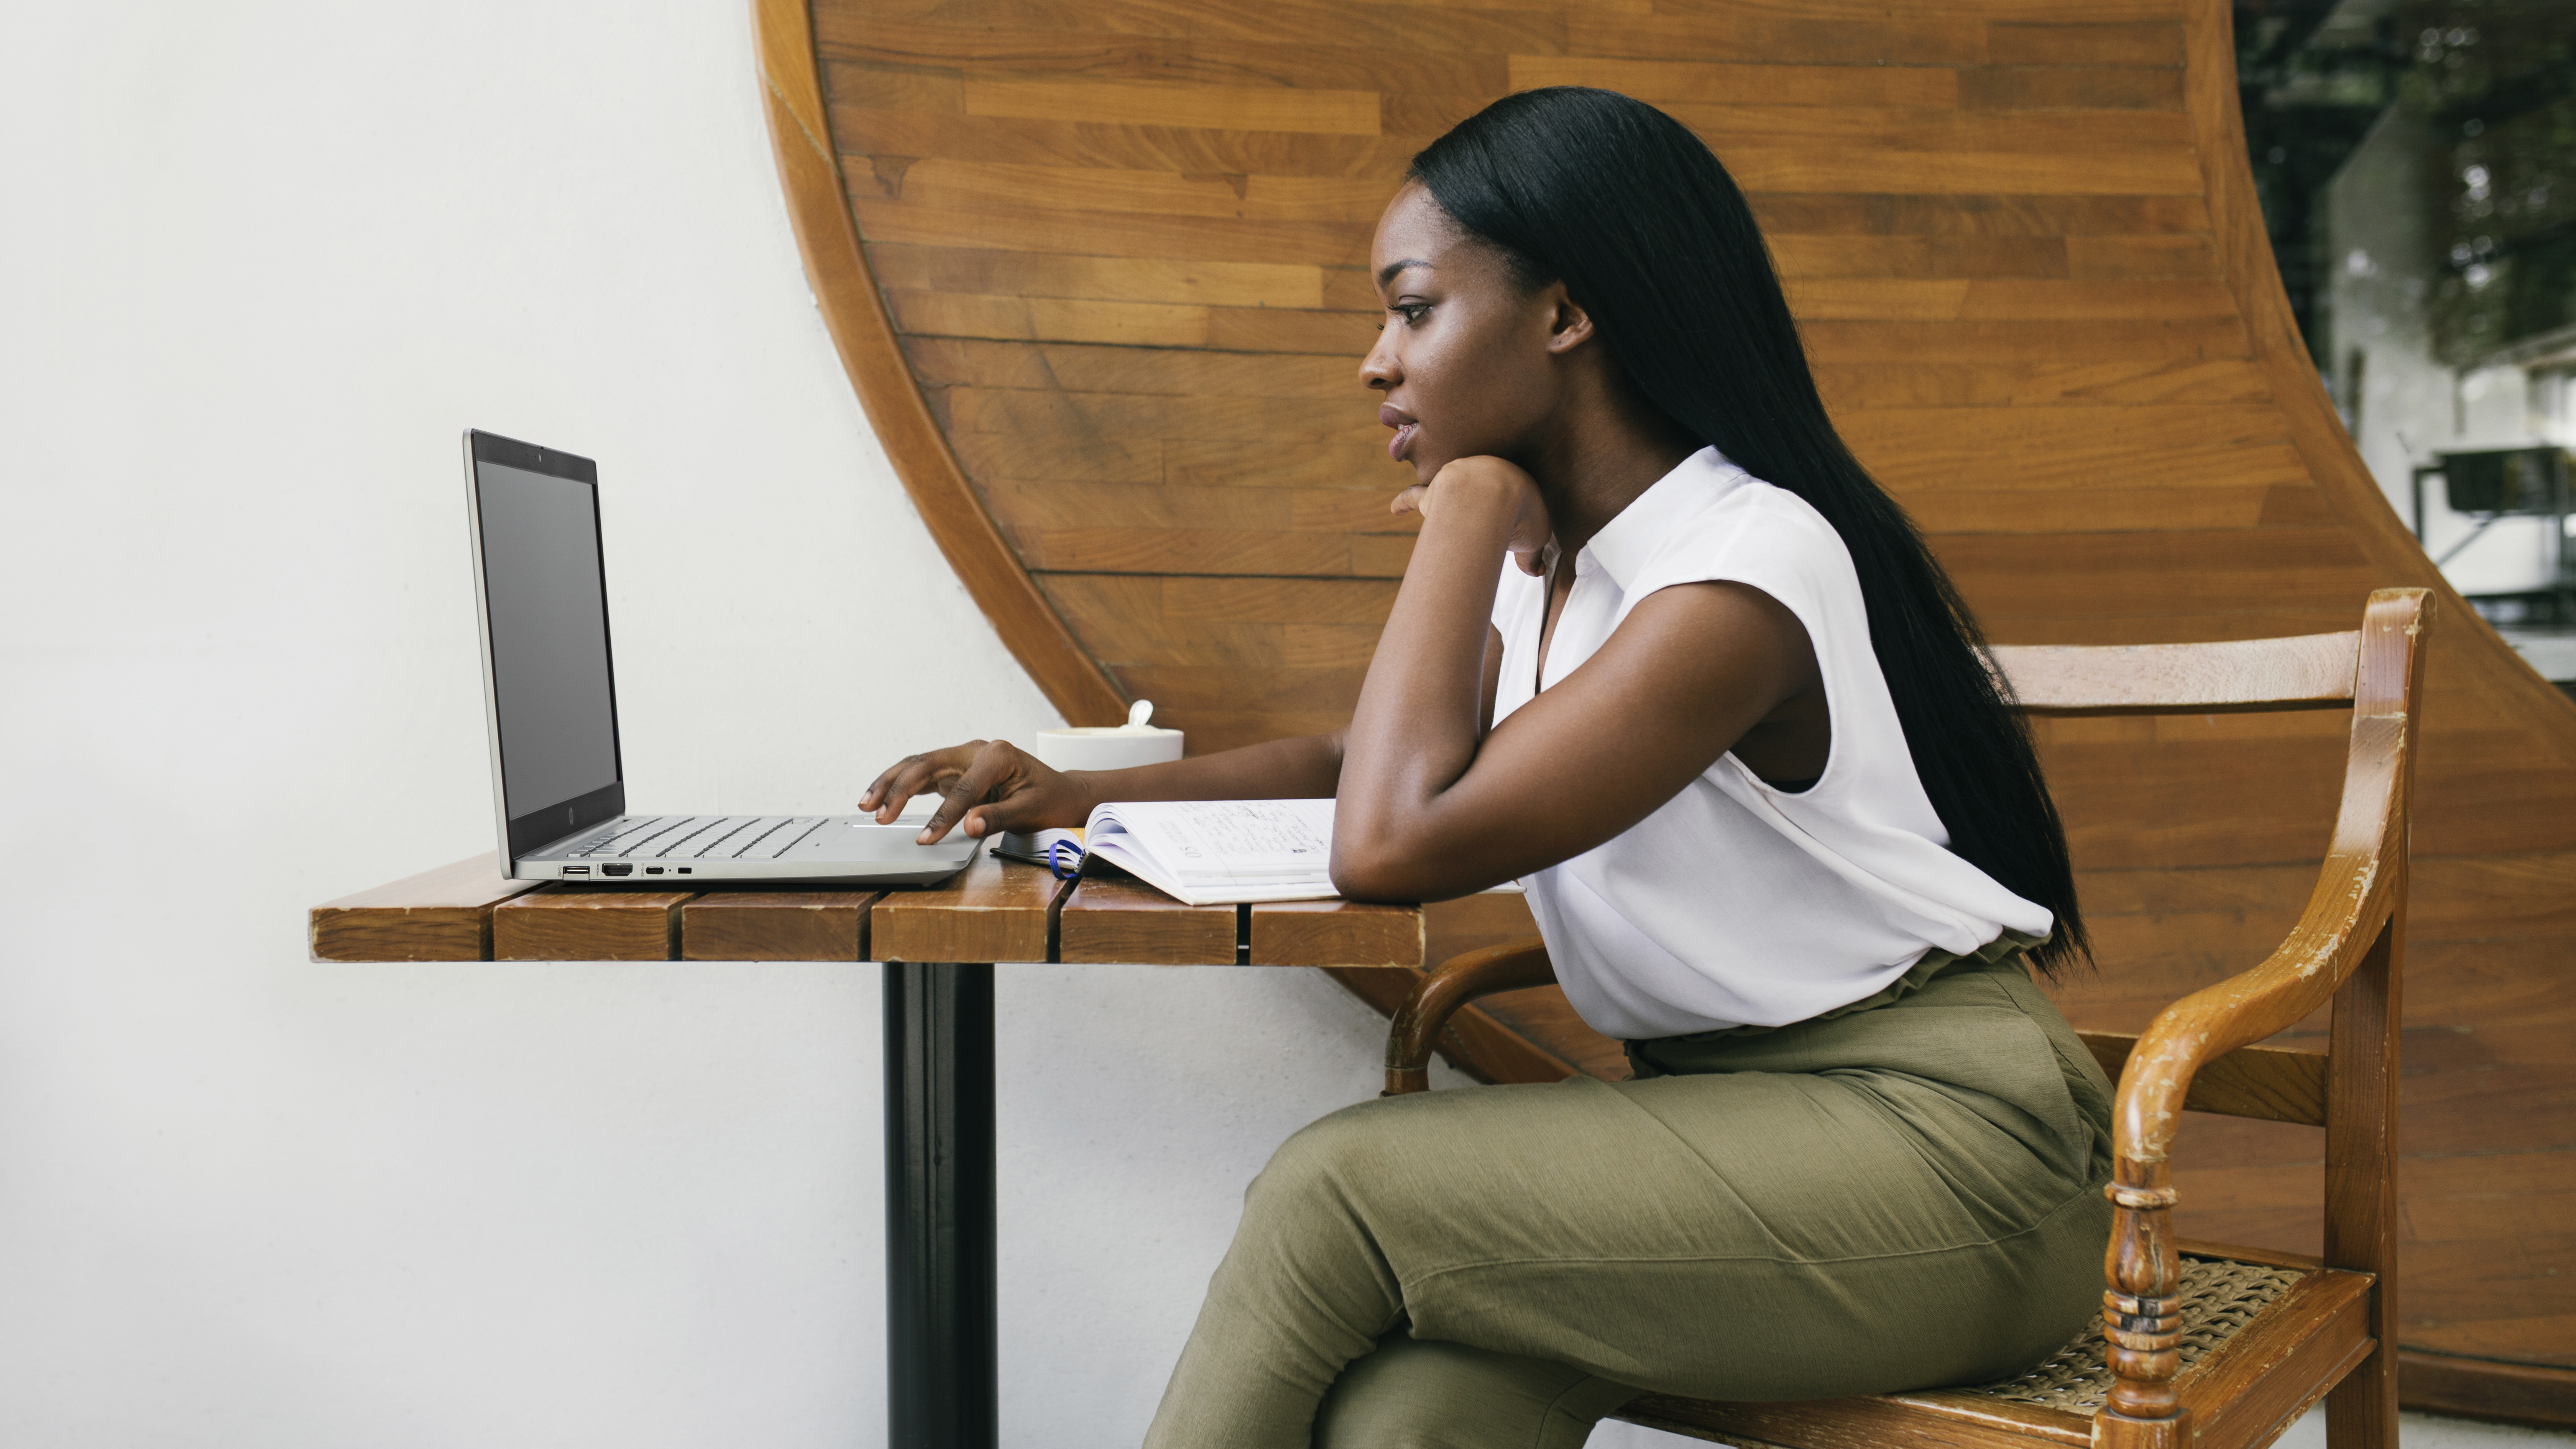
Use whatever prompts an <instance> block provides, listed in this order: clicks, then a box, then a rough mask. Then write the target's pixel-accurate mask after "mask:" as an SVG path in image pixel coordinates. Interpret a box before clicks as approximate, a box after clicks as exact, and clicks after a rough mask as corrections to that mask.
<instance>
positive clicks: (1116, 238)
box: [850, 184, 1369, 266]
mask: <svg viewBox="0 0 2576 1449" xmlns="http://www.w3.org/2000/svg"><path fill="white" fill-rule="evenodd" d="M850 209H851V211H852V212H853V213H854V214H855V215H856V216H857V217H858V221H859V225H860V227H861V228H863V229H864V230H865V232H866V234H867V236H868V237H869V238H870V239H872V240H879V241H890V242H908V243H911V244H913V245H915V246H933V247H997V248H1001V249H1004V250H1008V251H1023V252H1097V253H1103V254H1106V255H1110V256H1129V257H1195V256H1204V257H1209V258H1211V259H1213V260H1216V261H1224V262H1259V263H1269V264H1272V265H1307V266H1330V265H1336V264H1342V265H1352V264H1356V263H1357V262H1359V261H1361V260H1363V259H1365V258H1366V257H1367V256H1368V239H1369V228H1368V226H1366V225H1364V224H1362V223H1359V222H1343V221H1238V220H1235V219H1233V218H1230V217H1213V216H1165V215H1140V214H1134V213H1127V212H1116V211H1073V210H1058V209H1050V208H1046V207H1034V206H1014V207H1002V206H977V207H971V208H960V207H953V206H931V205H927V204H924V203H918V202H913V201H899V200H889V199H887V198H885V197H883V196H880V195H878V194H877V188H876V187H875V186H874V185H873V184H870V185H868V186H866V187H865V188H864V189H857V188H854V189H853V190H852V192H851V194H850Z"/></svg>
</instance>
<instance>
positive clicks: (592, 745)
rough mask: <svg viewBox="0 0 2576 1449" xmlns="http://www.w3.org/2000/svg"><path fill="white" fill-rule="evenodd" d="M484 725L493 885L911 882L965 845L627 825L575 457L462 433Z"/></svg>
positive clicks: (595, 572)
mask: <svg viewBox="0 0 2576 1449" xmlns="http://www.w3.org/2000/svg"><path fill="white" fill-rule="evenodd" d="M465 482H466V489H465V494H466V500H467V506H468V508H469V509H470V516H471V519H472V523H473V534H474V593H475V601H476V605H477V607H478V609H479V611H480V613H481V616H482V626H483V627H482V634H483V706H484V720H485V723H486V725H487V727H488V728H489V730H490V734H491V740H492V803H493V808H494V810H495V811H496V812H497V813H498V815H499V816H500V827H501V859H503V860H505V861H507V862H509V868H508V870H507V871H505V872H504V874H506V875H508V876H509V877H510V878H511V879H514V880H561V881H581V882H584V883H587V884H592V885H645V884H652V885H656V886H660V887H662V888H663V889H666V890H667V889H672V888H675V887H678V886H682V885H686V886H692V887H695V886H710V885H748V884H755V883H759V884H771V885H844V884H846V885H912V884H925V883H928V882H932V881H937V880H941V879H943V878H945V877H947V876H950V875H954V874H956V873H957V871H958V870H959V869H960V868H962V867H963V866H964V865H965V864H966V863H967V862H968V861H969V860H972V859H973V858H974V855H975V848H976V845H977V843H978V842H976V841H973V840H970V839H968V838H967V836H966V833H965V832H964V831H958V832H955V833H953V834H952V835H950V836H949V838H948V839H946V840H943V841H941V842H940V843H939V844H937V845H916V844H914V843H913V837H914V836H916V835H918V834H919V833H920V832H921V822H920V821H918V820H914V821H910V822H899V823H897V824H893V825H879V824H877V823H876V821H875V820H874V819H873V818H872V817H869V816H866V815H727V814H720V813H716V812H712V811H708V812H701V813H698V814H694V815H682V814H665V815H642V814H634V813H630V812H629V811H628V810H627V808H626V775H625V767H624V763H623V760H622V758H621V756H620V754H619V752H618V745H617V689H616V671H615V669H614V668H613V667H612V666H611V664H610V661H609V654H608V593H607V580H606V573H605V570H604V568H603V566H602V563H601V556H600V547H599V469H598V467H597V465H595V464H593V463H592V462H591V460H590V459H588V458H583V457H577V456H575V455H573V454H571V453H566V452H563V451H561V450H559V449H555V448H541V447H538V446H536V445H535V444H533V443H522V442H517V441H514V440H512V439H509V438H503V437H496V436H494V435H493V434H490V433H483V432H468V433H466V435H465Z"/></svg>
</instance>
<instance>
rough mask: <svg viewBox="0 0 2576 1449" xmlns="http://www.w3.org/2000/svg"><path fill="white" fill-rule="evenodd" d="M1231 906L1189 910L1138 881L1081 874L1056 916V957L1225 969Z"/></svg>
mask: <svg viewBox="0 0 2576 1449" xmlns="http://www.w3.org/2000/svg"><path fill="white" fill-rule="evenodd" d="M1239 914H1240V913H1239V912H1238V911H1237V910H1236V909H1235V908H1234V907H1233V906H1190V905H1183V904H1182V903H1181V902H1179V901H1176V900H1174V899H1172V898H1171V897H1170V896H1167V895H1165V894H1163V893H1162V892H1161V891H1158V890H1156V889H1154V888H1153V887H1152V886H1149V885H1147V884H1145V883H1144V882H1142V881H1138V880H1132V879H1129V878H1127V877H1124V876H1116V875H1098V874H1093V875H1086V876H1084V877H1083V878H1082V880H1081V881H1080V882H1079V883H1078V884H1076V885H1075V886H1074V888H1073V890H1072V892H1071V893H1070V894H1069V895H1067V896H1066V897H1065V901H1064V906H1063V908H1062V911H1061V913H1060V914H1059V916H1058V936H1057V940H1058V948H1057V957H1056V959H1058V960H1060V961H1066V962H1076V961H1082V962H1119V963H1135V964H1140V965H1147V966H1229V965H1232V964H1233V963H1234V959H1235V944H1236V943H1235V935H1236V924H1237V922H1236V918H1237V916H1238V915H1239Z"/></svg>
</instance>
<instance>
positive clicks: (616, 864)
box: [599, 860, 635, 875]
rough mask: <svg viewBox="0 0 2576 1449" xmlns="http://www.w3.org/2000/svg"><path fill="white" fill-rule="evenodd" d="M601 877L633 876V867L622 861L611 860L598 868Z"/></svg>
mask: <svg viewBox="0 0 2576 1449" xmlns="http://www.w3.org/2000/svg"><path fill="white" fill-rule="evenodd" d="M599 873H600V874H601V875H633V874H634V873H635V867H633V866H631V865H628V864H627V863H626V862H625V861H622V860H612V861H610V862H609V863H608V864H606V865H603V866H601V867H600V868H599Z"/></svg>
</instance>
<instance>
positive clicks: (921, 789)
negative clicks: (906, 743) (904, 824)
mask: <svg viewBox="0 0 2576 1449" xmlns="http://www.w3.org/2000/svg"><path fill="white" fill-rule="evenodd" d="M984 748H985V742H984V741H982V740H969V741H967V742H966V743H965V744H962V745H951V746H949V747H948V748H947V749H944V750H932V751H930V752H929V753H927V754H921V755H906V756H904V757H903V758H902V759H900V760H897V761H895V762H894V764H893V765H892V766H891V767H890V768H888V769H887V770H886V771H885V773H883V774H881V775H879V776H877V778H876V781H875V783H873V784H871V785H869V786H868V788H867V792H866V793H865V794H863V795H861V796H859V808H860V809H862V810H866V811H870V812H872V813H874V814H875V816H876V818H877V823H878V824H879V825H890V824H893V823H894V820H895V817H896V816H898V815H901V814H902V813H903V807H904V805H905V803H906V802H908V801H910V800H911V799H912V797H913V796H915V795H920V794H926V793H928V792H929V791H931V790H934V789H937V788H938V787H939V786H940V785H941V784H942V783H944V782H945V781H948V780H952V779H955V778H956V777H957V776H958V775H959V774H961V773H963V772H964V771H965V770H966V768H967V767H968V766H969V765H970V764H972V763H973V761H974V759H975V757H976V756H977V755H978V754H980V753H982V752H983V750H984Z"/></svg>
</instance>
